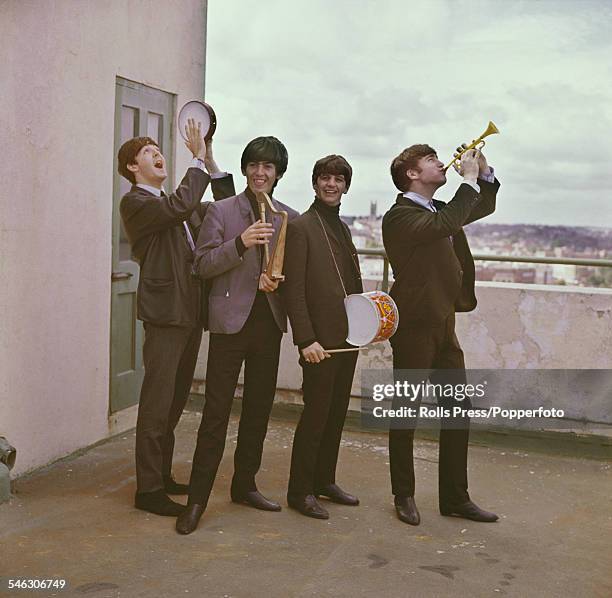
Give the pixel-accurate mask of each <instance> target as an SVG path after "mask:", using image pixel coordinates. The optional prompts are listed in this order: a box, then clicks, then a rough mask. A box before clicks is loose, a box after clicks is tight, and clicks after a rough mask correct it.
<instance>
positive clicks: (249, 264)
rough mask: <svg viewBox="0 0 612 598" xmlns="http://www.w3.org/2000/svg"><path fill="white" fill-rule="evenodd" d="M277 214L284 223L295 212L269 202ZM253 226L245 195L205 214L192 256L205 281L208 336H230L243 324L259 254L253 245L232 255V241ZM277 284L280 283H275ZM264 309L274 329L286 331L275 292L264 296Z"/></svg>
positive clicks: (277, 219)
mask: <svg viewBox="0 0 612 598" xmlns="http://www.w3.org/2000/svg"><path fill="white" fill-rule="evenodd" d="M272 203H273V204H274V207H275V208H276V209H277V210H284V211H286V212H287V213H288V215H289V219H292V218H295V217H296V216H298V215H299V214H298V212H296V211H295V210H294V209H292V208H290V207H289V206H286V205H284V204H282V203H281V202H279V201H276V200H275V199H272ZM254 222H255V218H254V215H253V210H252V209H251V204H250V202H249V198H248V197H247V196H246V193H244V192H243V193H240V194H239V195H235V196H233V197H228V198H227V199H223V200H221V201H217V202H215V203H214V204H212V205H211V206H210V207H209V209H208V211H207V212H206V216H205V218H204V222H203V223H202V227H201V228H200V234H199V236H198V242H197V247H196V252H195V264H196V269H197V272H198V274H199V275H200V277H202V278H204V279H210V280H211V286H210V295H209V297H208V325H209V329H210V331H211V332H215V333H220V334H235V333H237V332H240V330H241V329H242V327H243V326H244V324H245V322H246V320H247V318H248V317H249V314H250V313H251V308H252V307H253V302H254V301H255V295H256V294H257V289H258V286H259V276H260V273H261V256H260V252H259V250H258V247H257V246H254V247H251V248H249V249H247V250H246V251H245V252H244V254H243V255H242V256H240V255H239V254H238V249H237V247H236V237H237V236H239V235H240V234H242V233H243V232H244V230H245V229H246V228H247V227H249V226H250V225H251V224H253V223H254ZM271 223H272V225H273V227H274V235H273V236H272V239H271V241H270V246H271V247H273V246H274V244H275V243H276V241H277V238H278V232H279V229H280V224H281V218H280V216H277V215H274V214H273V215H272V218H271ZM281 284H283V283H281ZM266 297H267V299H268V303H269V305H270V309H271V310H272V314H273V315H274V319H275V321H276V323H277V324H278V327H279V328H280V329H281V330H282V331H283V332H286V331H287V315H286V312H285V308H284V306H283V305H282V302H281V299H280V296H279V293H278V289H277V290H276V291H275V292H273V293H266Z"/></svg>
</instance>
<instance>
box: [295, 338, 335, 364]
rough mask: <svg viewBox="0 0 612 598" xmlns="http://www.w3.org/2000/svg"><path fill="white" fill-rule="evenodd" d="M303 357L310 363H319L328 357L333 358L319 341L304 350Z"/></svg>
mask: <svg viewBox="0 0 612 598" xmlns="http://www.w3.org/2000/svg"><path fill="white" fill-rule="evenodd" d="M302 356H303V357H304V360H305V361H307V362H308V363H319V362H321V361H323V360H324V359H325V358H326V357H331V355H330V354H329V353H326V351H325V349H324V348H323V347H322V346H321V345H320V344H319V343H317V341H315V342H314V343H312V345H308V346H307V347H305V348H304V349H302Z"/></svg>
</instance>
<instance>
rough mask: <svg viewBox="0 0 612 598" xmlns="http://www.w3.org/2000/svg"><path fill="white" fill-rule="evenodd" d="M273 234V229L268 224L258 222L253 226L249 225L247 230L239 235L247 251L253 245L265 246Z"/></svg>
mask: <svg viewBox="0 0 612 598" xmlns="http://www.w3.org/2000/svg"><path fill="white" fill-rule="evenodd" d="M273 234H274V227H273V226H272V225H271V224H270V223H269V222H262V221H261V220H258V221H257V222H255V223H254V224H251V226H249V228H247V229H245V230H244V232H243V233H242V234H241V235H240V238H241V239H242V242H243V243H244V246H245V247H246V248H247V249H248V248H249V247H253V245H266V244H268V243H269V242H270V241H269V238H270V237H271V236H272V235H273Z"/></svg>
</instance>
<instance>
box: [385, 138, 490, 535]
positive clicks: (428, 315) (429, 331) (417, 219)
mask: <svg viewBox="0 0 612 598" xmlns="http://www.w3.org/2000/svg"><path fill="white" fill-rule="evenodd" d="M458 149H462V148H458ZM457 170H458V172H459V173H460V174H461V175H462V176H463V182H462V184H461V185H460V186H459V188H458V190H457V192H456V193H455V196H454V197H453V199H452V200H451V201H450V202H449V203H448V204H445V203H444V202H442V201H438V200H434V199H433V195H434V193H435V191H436V190H437V189H438V188H439V187H441V186H442V185H444V184H445V183H446V173H445V170H444V165H443V164H442V162H440V160H438V157H437V155H436V152H435V150H434V149H432V148H431V147H429V146H428V145H413V146H411V147H409V148H407V149H405V150H404V151H403V152H402V153H401V154H400V155H399V156H397V157H396V158H395V159H394V160H393V162H392V164H391V176H392V178H393V182H394V183H395V186H396V187H397V188H398V189H399V190H400V192H401V193H400V194H399V195H398V196H397V200H396V203H395V204H394V205H393V206H392V207H391V209H390V210H389V211H388V212H387V213H386V214H385V216H384V218H383V224H382V232H383V242H384V245H385V249H386V251H387V255H388V256H389V262H390V263H391V266H392V268H393V273H394V276H395V283H394V284H393V288H392V290H391V295H392V297H393V299H394V300H395V302H396V304H397V306H398V308H399V313H400V318H399V329H398V331H397V332H396V334H395V335H394V336H393V337H392V338H391V346H392V348H393V368H394V370H396V371H397V370H433V373H432V374H430V375H429V379H430V381H431V382H432V383H434V384H435V383H436V382H443V383H452V384H461V383H463V384H465V382H466V377H465V362H464V357H463V351H462V350H461V347H460V345H459V341H458V340H457V336H456V335H455V312H456V311H460V312H461V311H471V310H473V309H474V308H475V307H476V296H475V293H474V279H475V273H474V260H473V258H472V254H471V253H470V248H469V245H468V242H467V239H466V236H465V233H464V232H463V226H464V225H466V224H469V223H470V222H474V221H475V220H479V219H480V218H483V217H485V216H487V215H488V214H491V213H492V212H493V211H494V210H495V198H496V194H497V190H498V188H499V182H498V181H497V179H495V177H494V175H493V171H492V169H491V168H490V167H489V166H488V164H487V161H486V160H485V158H484V156H483V155H482V153H480V152H479V151H477V150H469V151H467V152H465V153H464V154H463V156H462V158H461V164H460V167H459V168H458V169H457ZM446 370H451V371H450V372H449V371H446ZM398 375H400V376H406V377H407V378H408V379H409V381H410V382H412V383H418V382H420V381H422V378H421V379H419V375H420V374H419V373H418V372H401V373H400V372H396V376H398ZM438 403H439V404H440V405H441V406H442V407H445V408H450V409H452V407H453V406H455V405H460V406H461V407H464V408H469V407H470V406H471V405H470V402H469V399H466V400H464V401H461V402H459V401H458V400H457V401H455V400H454V398H453V397H438ZM410 406H411V407H416V408H417V412H418V407H419V401H418V400H417V401H416V402H415V403H411V404H410ZM468 438H469V418H467V417H463V418H454V419H448V418H442V421H441V431H440V455H439V472H438V475H439V506H440V513H441V514H442V515H454V516H458V517H464V518H467V519H472V520H474V521H496V520H497V518H498V517H497V515H495V514H494V513H489V512H487V511H484V510H482V509H480V508H479V507H478V506H477V505H475V504H474V503H473V502H472V501H471V500H470V497H469V494H468V491H467V488H468V484H467V449H468ZM413 439H414V422H412V423H411V424H410V425H408V426H407V428H405V429H397V428H394V427H393V426H392V427H391V429H390V431H389V457H390V468H391V485H392V491H393V494H394V495H395V507H396V512H397V515H398V517H399V519H400V520H401V521H403V522H405V523H409V524H411V525H418V524H419V522H420V515H419V512H418V509H417V507H416V504H415V502H414V485H415V484H414V462H413Z"/></svg>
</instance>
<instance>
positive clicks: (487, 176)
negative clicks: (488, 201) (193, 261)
mask: <svg viewBox="0 0 612 598" xmlns="http://www.w3.org/2000/svg"><path fill="white" fill-rule="evenodd" d="M478 178H479V179H481V180H482V181H486V182H487V183H494V182H495V170H493V166H489V172H485V173H484V174H481V175H479V177H478Z"/></svg>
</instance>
